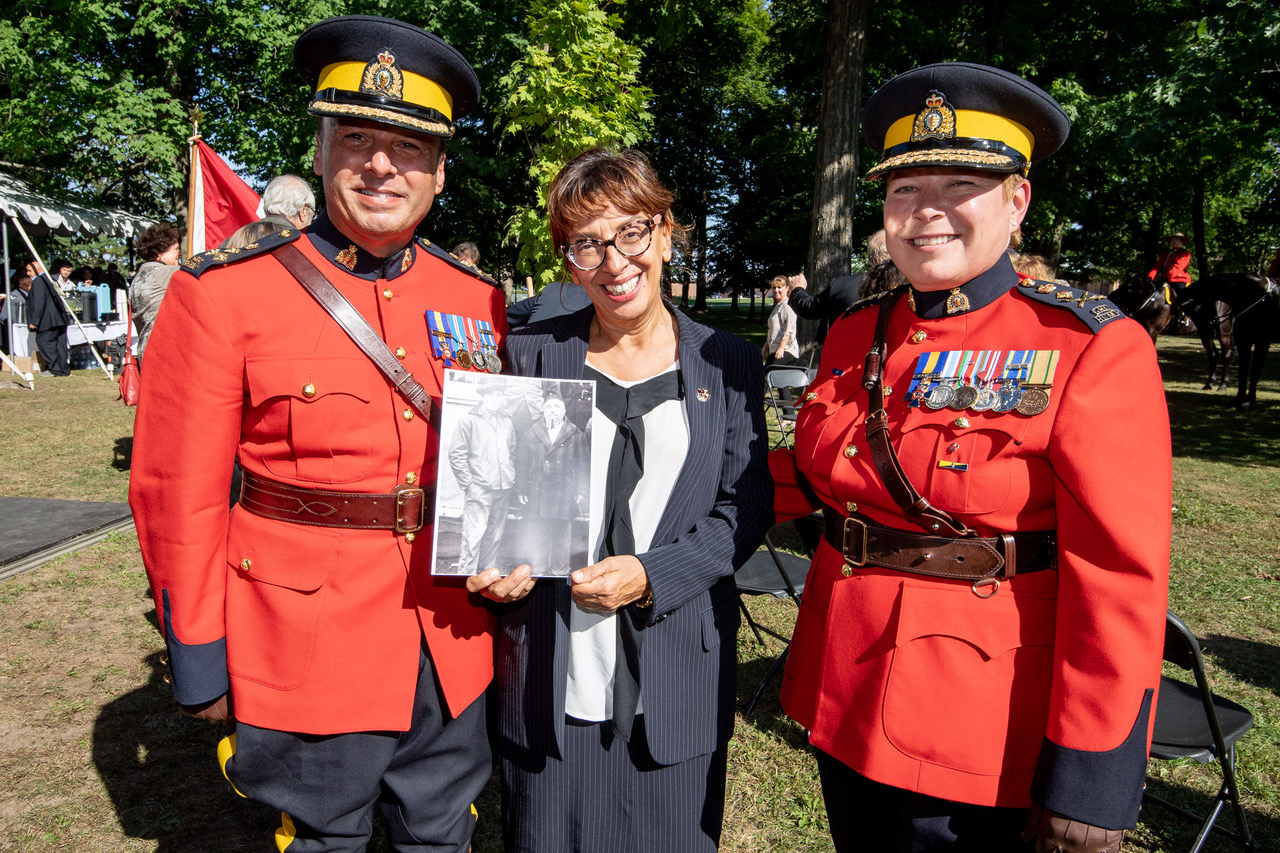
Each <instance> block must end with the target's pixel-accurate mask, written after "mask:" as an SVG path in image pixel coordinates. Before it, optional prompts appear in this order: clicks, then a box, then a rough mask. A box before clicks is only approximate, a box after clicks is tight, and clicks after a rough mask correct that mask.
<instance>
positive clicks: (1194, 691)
mask: <svg viewBox="0 0 1280 853" xmlns="http://www.w3.org/2000/svg"><path fill="white" fill-rule="evenodd" d="M1213 707H1214V711H1215V712H1217V715H1218V724H1219V725H1220V726H1221V727H1222V739H1223V740H1224V741H1226V742H1227V743H1228V744H1233V743H1235V742H1236V741H1237V740H1239V739H1240V738H1241V736H1243V735H1244V733H1245V732H1247V731H1249V729H1251V728H1253V714H1250V713H1249V712H1248V711H1247V710H1245V709H1244V708H1242V707H1240V706H1239V705H1237V704H1236V703H1235V702H1232V701H1231V700H1230V699H1224V698H1223V697H1221V696H1218V695H1216V694H1215V695H1214V697H1213ZM1212 743H1213V731H1212V730H1211V729H1210V728H1209V720H1208V718H1207V717H1206V716H1205V713H1204V702H1203V700H1202V699H1201V697H1200V690H1199V689H1198V688H1197V687H1196V685H1194V684H1188V683H1186V682H1185V681H1178V680H1177V679H1174V678H1169V677H1168V676H1165V677H1164V678H1162V679H1160V701H1159V702H1158V703H1157V705H1156V726H1155V733H1154V734H1153V736H1152V739H1151V757H1152V758H1159V759H1162V760H1166V761H1167V760H1170V759H1175V758H1194V759H1195V760H1196V761H1199V762H1200V763H1201V764H1208V763H1209V762H1210V761H1213V760H1214V759H1215V758H1217V756H1216V755H1214V754H1213V753H1214V750H1213V749H1212V748H1211V747H1207V746H1206V745H1211V744H1212Z"/></svg>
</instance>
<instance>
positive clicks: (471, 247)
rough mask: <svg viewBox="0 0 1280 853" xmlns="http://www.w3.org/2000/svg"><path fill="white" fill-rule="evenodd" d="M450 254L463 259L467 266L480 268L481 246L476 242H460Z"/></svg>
mask: <svg viewBox="0 0 1280 853" xmlns="http://www.w3.org/2000/svg"><path fill="white" fill-rule="evenodd" d="M449 254H451V255H453V256H454V257H455V258H457V259H458V260H460V261H462V262H463V263H464V264H466V265H467V266H471V267H475V268H476V269H479V268H480V247H479V246H477V245H476V244H475V243H459V244H458V245H456V246H454V247H453V251H451V252H450V253H449Z"/></svg>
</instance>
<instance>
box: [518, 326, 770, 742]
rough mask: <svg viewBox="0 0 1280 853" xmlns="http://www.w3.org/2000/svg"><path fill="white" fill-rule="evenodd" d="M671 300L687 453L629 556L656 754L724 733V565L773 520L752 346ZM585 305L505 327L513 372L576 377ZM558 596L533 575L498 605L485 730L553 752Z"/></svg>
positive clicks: (729, 630)
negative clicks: (640, 547)
mask: <svg viewBox="0 0 1280 853" xmlns="http://www.w3.org/2000/svg"><path fill="white" fill-rule="evenodd" d="M671 310H672V311H673V313H674V314H675V317H676V321H677V324H678V329H679V334H680V369H681V371H682V372H683V374H684V386H685V390H686V397H685V402H684V405H685V412H686V413H687V417H688V420H689V452H688V456H687V457H686V459H685V463H684V467H683V468H682V469H681V471H680V474H679V477H678V479H677V480H676V484H675V488H674V489H673V490H672V493H671V498H670V500H669V501H668V502H667V507H666V510H665V511H664V512H663V515H662V518H661V520H660V522H659V523H658V528H657V530H656V531H655V533H654V537H653V546H652V548H651V550H649V551H647V552H646V553H644V554H639V555H637V556H638V557H639V558H640V561H641V562H642V563H643V564H644V568H645V572H646V573H647V574H648V576H649V583H650V585H651V587H652V589H653V606H652V607H650V608H646V609H645V610H643V611H641V613H642V614H644V616H645V617H646V622H645V624H644V627H643V629H642V631H643V642H642V646H641V658H640V684H641V690H642V691H643V695H644V716H645V729H646V732H647V735H648V742H649V750H650V752H651V753H652V755H653V758H654V759H655V760H656V761H658V762H659V763H660V764H675V763H678V762H681V761H685V760H688V759H690V758H693V757H694V756H698V755H705V754H707V753H710V752H712V751H714V750H715V749H716V748H717V747H718V746H720V745H722V744H724V743H726V742H727V741H728V739H729V736H730V735H731V734H732V732H733V719H734V714H733V702H734V696H735V689H736V685H735V679H736V671H737V630H738V619H739V617H738V610H737V607H738V605H737V591H736V588H735V586H734V582H733V572H734V571H735V570H736V569H737V568H738V567H739V566H741V565H742V564H743V563H744V562H745V561H746V559H747V557H749V556H750V555H751V553H752V552H753V551H755V549H756V548H757V547H759V545H760V542H761V540H762V539H763V537H764V534H765V531H766V530H768V528H769V526H770V525H771V524H772V523H773V480H772V479H771V478H770V476H769V470H768V464H767V462H766V453H767V449H768V446H767V445H768V442H767V433H766V428H765V423H764V407H763V399H764V374H763V370H762V368H761V366H760V357H759V353H758V352H757V351H756V349H755V347H753V346H751V345H750V344H748V343H747V342H746V341H744V340H742V339H741V338H738V337H736V336H734V335H731V334H728V333H726V332H721V331H718V330H715V329H711V328H709V327H707V326H703V325H701V324H698V323H695V322H693V321H692V320H690V319H689V318H687V317H685V316H684V315H683V314H681V313H680V312H678V311H675V310H674V309H671ZM594 315H595V309H594V308H592V307H588V308H585V309H583V310H581V311H578V312H576V313H574V314H569V315H566V316H562V317H555V318H552V319H549V320H546V321H544V322H540V323H534V324H531V325H529V326H527V327H525V328H523V329H520V330H518V331H516V332H513V333H512V334H511V335H510V336H508V338H507V341H506V345H507V357H508V361H509V363H510V364H511V366H512V368H513V370H514V372H515V373H517V374H519V375H523V376H539V377H544V378H552V379H581V378H582V368H583V364H584V362H585V361H586V357H587V337H588V332H589V329H590V326H591V319H592V317H593V316H594ZM649 440H650V441H654V440H661V437H660V436H650V437H649ZM571 606H572V597H571V595H570V589H569V584H568V583H567V582H565V581H560V580H541V581H539V582H538V583H537V584H536V585H535V587H534V590H533V592H531V593H530V594H529V595H528V596H526V597H525V599H524V600H522V601H520V602H518V603H516V604H513V605H509V606H507V607H505V608H503V609H502V610H501V611H500V612H499V615H498V623H499V627H500V631H499V633H498V653H497V672H496V677H495V688H496V691H497V704H498V708H497V719H498V722H497V727H498V732H499V733H500V734H501V735H502V736H503V737H504V738H505V739H506V740H507V741H509V742H511V743H513V744H515V745H516V746H519V747H523V748H525V749H528V750H530V751H532V752H535V753H539V754H543V755H551V756H555V757H560V744H562V743H563V742H564V716H565V715H564V706H565V687H566V680H567V677H568V660H569V653H568V645H569V627H568V626H569V611H570V607H571ZM629 606H632V607H634V605H629Z"/></svg>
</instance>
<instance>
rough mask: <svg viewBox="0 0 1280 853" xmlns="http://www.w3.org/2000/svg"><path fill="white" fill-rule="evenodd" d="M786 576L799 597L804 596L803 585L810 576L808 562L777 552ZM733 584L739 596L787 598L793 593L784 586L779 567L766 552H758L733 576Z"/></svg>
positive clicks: (794, 555) (804, 558)
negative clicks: (735, 585) (736, 587)
mask: <svg viewBox="0 0 1280 853" xmlns="http://www.w3.org/2000/svg"><path fill="white" fill-rule="evenodd" d="M775 553H776V554H777V555H778V560H779V562H781V564H782V571H784V572H786V574H787V580H789V581H791V586H792V587H793V588H794V589H795V591H796V593H797V594H798V595H803V594H804V581H805V578H806V577H807V576H808V574H809V559H808V558H807V557H800V556H797V555H796V554H788V553H787V552H785V551H777V552H775ZM733 580H734V582H735V583H737V585H738V592H741V593H745V594H746V595H772V596H776V597H777V598H786V597H787V596H788V595H789V594H790V592H789V591H788V590H787V587H786V584H784V583H783V582H782V576H781V575H780V574H779V573H778V564H777V563H775V562H774V559H773V555H772V554H770V553H769V551H767V550H762V551H756V552H755V553H754V554H752V555H751V558H750V559H748V560H747V562H746V563H744V564H743V566H742V568H740V569H738V571H737V572H736V573H735V574H734V576H733Z"/></svg>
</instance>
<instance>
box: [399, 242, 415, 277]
mask: <svg viewBox="0 0 1280 853" xmlns="http://www.w3.org/2000/svg"><path fill="white" fill-rule="evenodd" d="M411 266H413V247H412V246H410V247H409V248H407V249H405V250H404V257H403V258H401V259H400V272H408V271H409V267H411Z"/></svg>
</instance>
